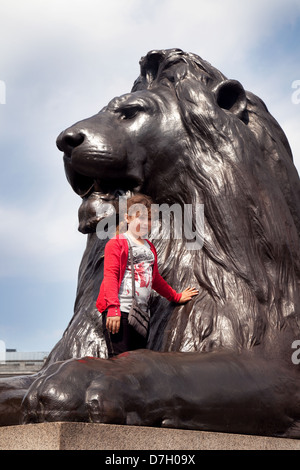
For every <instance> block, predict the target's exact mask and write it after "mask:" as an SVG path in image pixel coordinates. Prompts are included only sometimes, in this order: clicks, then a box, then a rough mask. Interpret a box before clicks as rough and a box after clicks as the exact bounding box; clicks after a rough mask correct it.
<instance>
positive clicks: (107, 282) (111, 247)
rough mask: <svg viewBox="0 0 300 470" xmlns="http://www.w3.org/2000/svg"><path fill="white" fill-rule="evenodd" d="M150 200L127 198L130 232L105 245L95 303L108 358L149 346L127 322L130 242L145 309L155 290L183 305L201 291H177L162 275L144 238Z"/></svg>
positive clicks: (148, 224)
mask: <svg viewBox="0 0 300 470" xmlns="http://www.w3.org/2000/svg"><path fill="white" fill-rule="evenodd" d="M151 203H152V201H151V199H150V198H149V197H148V196H144V195H142V194H137V195H135V196H133V197H131V198H130V199H128V201H127V214H126V215H125V220H126V222H127V224H128V229H127V232H125V233H124V234H118V235H116V236H115V237H114V238H112V239H111V240H109V241H108V242H107V244H106V247H105V251H104V276H103V281H102V284H101V287H100V292H99V296H98V299H97V302H96V306H97V308H98V310H99V311H100V312H101V313H102V314H103V332H104V336H105V340H106V344H107V349H108V357H113V356H115V355H117V354H121V353H122V352H125V351H129V350H133V349H140V348H145V346H146V340H145V339H144V338H143V337H142V336H141V335H139V334H138V333H137V332H136V331H135V330H134V328H133V327H132V326H131V325H129V323H128V313H129V310H130V307H131V301H132V278H131V263H130V259H129V258H130V257H129V256H128V253H129V244H130V245H131V247H132V250H133V264H134V278H135V295H136V297H137V299H138V303H139V305H140V307H141V308H142V309H143V310H148V302H149V298H150V294H151V290H152V289H154V290H155V291H156V292H158V293H159V294H160V295H162V296H163V297H165V298H167V299H168V300H169V301H173V302H177V303H181V304H183V303H185V302H187V301H189V300H191V298H192V297H193V296H194V295H197V294H198V291H197V290H196V289H194V288H190V287H188V288H187V289H185V290H184V291H183V292H181V293H177V292H176V291H175V290H174V289H172V287H171V286H169V284H168V283H167V282H166V281H165V280H164V279H163V278H162V277H161V275H160V274H159V272H158V267H157V253H156V250H155V248H154V245H153V244H152V243H151V242H150V241H149V240H146V239H145V238H144V237H145V236H146V235H147V234H148V231H149V230H150V226H151ZM133 206H135V207H138V209H139V210H138V211H136V212H135V213H134V215H132V212H133V211H132V210H130V208H131V209H134V207H133Z"/></svg>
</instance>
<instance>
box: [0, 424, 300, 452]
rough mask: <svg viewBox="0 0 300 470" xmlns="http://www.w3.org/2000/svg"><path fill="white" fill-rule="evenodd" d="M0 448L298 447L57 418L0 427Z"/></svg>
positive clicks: (299, 443) (297, 443)
mask: <svg viewBox="0 0 300 470" xmlns="http://www.w3.org/2000/svg"><path fill="white" fill-rule="evenodd" d="M0 450H106V451H107V450H113V451H117V450H119V451H122V450H148V451H149V450H170V451H171V450H178V451H179V450H181V451H188V450H300V440H297V439H281V438H273V437H261V436H249V435H240V434H226V433H218V432H207V431H189V430H181V429H162V428H152V427H143V426H121V425H111V424H94V423H65V422H57V423H41V424H27V425H20V426H7V427H0Z"/></svg>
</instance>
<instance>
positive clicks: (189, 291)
mask: <svg viewBox="0 0 300 470" xmlns="http://www.w3.org/2000/svg"><path fill="white" fill-rule="evenodd" d="M197 294H199V291H198V289H195V287H187V288H186V289H184V291H183V292H181V298H180V300H179V303H180V304H184V303H185V302H188V301H189V300H191V298H192V297H194V295H197Z"/></svg>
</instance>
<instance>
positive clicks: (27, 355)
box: [0, 349, 49, 378]
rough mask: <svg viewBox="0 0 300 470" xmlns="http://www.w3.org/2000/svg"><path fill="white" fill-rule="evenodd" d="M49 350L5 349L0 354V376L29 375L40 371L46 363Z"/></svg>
mask: <svg viewBox="0 0 300 470" xmlns="http://www.w3.org/2000/svg"><path fill="white" fill-rule="evenodd" d="M48 354H49V352H45V351H41V352H18V351H17V350H16V349H5V354H4V353H3V351H2V353H1V356H0V378H1V377H12V376H14V375H29V374H35V373H36V372H38V371H39V370H40V369H41V368H42V366H43V365H44V363H45V361H46V359H47V357H48Z"/></svg>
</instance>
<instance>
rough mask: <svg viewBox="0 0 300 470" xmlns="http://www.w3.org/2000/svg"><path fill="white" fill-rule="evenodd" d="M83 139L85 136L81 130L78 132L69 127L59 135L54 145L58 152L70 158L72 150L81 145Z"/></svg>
mask: <svg viewBox="0 0 300 470" xmlns="http://www.w3.org/2000/svg"><path fill="white" fill-rule="evenodd" d="M84 139H85V134H84V132H83V131H82V129H81V130H79V129H76V128H74V127H73V128H72V127H71V128H69V129H66V130H65V131H63V132H61V134H59V136H58V137H57V139H56V145H57V147H58V148H59V150H61V151H62V152H64V153H65V154H66V155H68V156H71V154H72V151H73V149H74V148H75V147H78V146H79V145H81V144H82V142H84Z"/></svg>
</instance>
